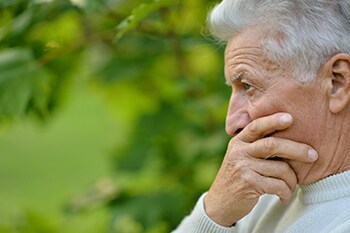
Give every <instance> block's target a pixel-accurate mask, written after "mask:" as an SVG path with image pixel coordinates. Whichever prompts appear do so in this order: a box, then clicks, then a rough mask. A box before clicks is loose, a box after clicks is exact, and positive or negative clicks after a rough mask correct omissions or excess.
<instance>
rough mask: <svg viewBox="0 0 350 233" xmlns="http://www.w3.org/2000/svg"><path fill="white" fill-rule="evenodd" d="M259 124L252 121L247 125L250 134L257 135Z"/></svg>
mask: <svg viewBox="0 0 350 233" xmlns="http://www.w3.org/2000/svg"><path fill="white" fill-rule="evenodd" d="M259 128H260V127H259V122H258V121H253V122H252V123H251V124H249V125H248V131H249V133H250V134H253V135H255V134H257V133H259Z"/></svg>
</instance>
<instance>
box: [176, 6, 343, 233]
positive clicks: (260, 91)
mask: <svg viewBox="0 0 350 233" xmlns="http://www.w3.org/2000/svg"><path fill="white" fill-rule="evenodd" d="M208 20H209V26H210V28H211V31H212V33H213V34H214V35H215V36H216V37H218V38H219V39H221V40H224V41H226V42H227V46H226V52H225V76H226V82H227V84H228V85H229V86H230V87H231V88H232V95H231V99H230V103H229V108H228V113H227V118H226V131H227V133H228V134H230V135H235V137H233V138H232V139H231V141H230V142H229V145H228V148H227V153H226V155H225V158H224V161H223V163H222V166H221V168H220V170H219V172H218V175H217V177H216V179H215V181H214V182H213V184H212V186H211V188H210V190H209V191H208V193H205V194H204V195H203V196H202V197H201V198H200V199H199V201H198V203H197V205H196V207H195V208H194V210H193V211H192V213H191V215H189V216H188V217H186V218H185V219H184V220H183V221H182V223H181V224H180V226H179V227H178V229H177V230H175V231H174V232H176V233H185V232H186V233H194V232H196V233H199V232H203V233H204V232H208V233H210V232H216V233H224V232H225V233H226V232H236V233H242V232H244V233H264V232H266V233H272V232H276V233H277V232H278V233H280V232H317V233H319V232H325V233H326V232H327V233H329V232H350V171H349V170H350V55H349V54H350V0H223V1H222V2H221V3H220V4H219V5H217V6H216V7H215V8H214V10H213V11H212V12H211V14H210V16H209V18H208Z"/></svg>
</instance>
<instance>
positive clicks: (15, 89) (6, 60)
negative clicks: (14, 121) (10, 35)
mask: <svg viewBox="0 0 350 233" xmlns="http://www.w3.org/2000/svg"><path fill="white" fill-rule="evenodd" d="M51 78H52V77H51V75H49V74H48V72H46V71H45V70H44V69H43V68H41V67H40V66H39V65H38V64H37V63H36V62H35V61H34V59H33V57H32V54H31V52H30V50H28V49H8V50H2V51H0V118H3V117H14V116H22V115H24V114H25V113H26V112H28V111H30V110H34V111H38V112H40V113H42V114H44V112H45V109H46V106H47V101H48V95H49V91H50V82H51Z"/></svg>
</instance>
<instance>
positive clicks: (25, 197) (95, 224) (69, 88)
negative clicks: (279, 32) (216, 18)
mask: <svg viewBox="0 0 350 233" xmlns="http://www.w3.org/2000/svg"><path fill="white" fill-rule="evenodd" d="M216 3H217V1H210V0H1V1H0V233H58V232H60V233H61V232H62V233H83V232H84V233H85V232H89V233H91V232H92V233H94V232H96V233H97V232H99V233H100V232H102V233H103V232H106V233H141V232H146V233H165V232H170V231H171V230H172V229H174V228H175V227H176V226H177V225H178V224H179V222H180V221H181V220H182V219H183V217H184V216H186V215H187V214H189V213H190V211H191V209H192V208H193V206H194V205H195V203H196V201H197V199H198V197H199V196H200V195H201V194H202V193H203V192H204V191H206V190H207V189H208V188H209V187H210V184H211V182H212V181H213V179H214V178H215V174H216V172H217V171H218V168H219V166H220V162H221V160H222V158H223V155H224V153H225V149H226V144H227V142H228V140H229V138H228V136H227V135H226V134H225V131H224V118H225V114H226V108H227V103H228V100H229V94H230V93H229V92H230V91H229V89H228V88H227V87H226V86H225V84H224V78H223V77H224V74H223V50H224V47H223V45H220V44H218V43H217V42H215V40H214V39H213V38H212V37H210V35H209V33H208V31H207V30H206V25H205V21H206V16H207V13H208V11H209V9H210V8H212V7H213V6H214V5H215V4H216Z"/></svg>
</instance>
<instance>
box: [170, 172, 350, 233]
mask: <svg viewBox="0 0 350 233" xmlns="http://www.w3.org/2000/svg"><path fill="white" fill-rule="evenodd" d="M204 197H205V194H204V195H202V197H201V198H200V199H199V201H198V202H197V205H196V207H195V208H194V210H193V211H192V213H191V215H189V216H188V217H186V218H185V219H184V220H183V221H182V223H181V224H180V226H179V227H178V228H177V229H176V230H175V231H174V232H173V233H214V232H215V233H282V232H283V233H287V232H288V233H301V232H305V233H306V232H307V233H310V232H311V233H350V171H347V172H344V173H341V174H337V175H333V176H330V177H327V178H325V179H322V180H320V181H317V182H315V183H313V184H310V185H300V186H299V188H298V189H297V191H296V192H295V194H294V197H293V200H292V201H291V202H290V203H289V204H288V205H283V204H282V203H281V202H280V201H279V199H278V197H276V196H273V195H264V196H262V197H261V198H260V200H259V202H258V204H257V205H256V206H255V207H254V209H253V210H252V211H251V213H250V214H248V215H247V216H246V217H244V218H243V219H241V220H240V221H239V222H237V224H236V225H235V227H222V226H220V225H218V224H216V223H215V222H213V221H212V220H211V219H210V218H209V217H208V216H207V215H206V213H205V210H204V206H203V200H204Z"/></svg>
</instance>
